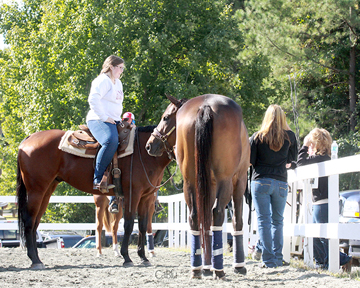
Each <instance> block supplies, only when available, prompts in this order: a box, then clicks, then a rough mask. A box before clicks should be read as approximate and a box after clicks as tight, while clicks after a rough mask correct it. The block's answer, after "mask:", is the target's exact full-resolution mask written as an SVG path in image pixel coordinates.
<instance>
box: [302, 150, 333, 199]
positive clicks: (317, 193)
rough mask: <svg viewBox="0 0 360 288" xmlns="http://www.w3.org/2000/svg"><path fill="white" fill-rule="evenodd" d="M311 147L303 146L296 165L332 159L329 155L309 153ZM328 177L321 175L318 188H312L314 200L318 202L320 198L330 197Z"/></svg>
mask: <svg viewBox="0 0 360 288" xmlns="http://www.w3.org/2000/svg"><path fill="white" fill-rule="evenodd" d="M308 151H309V147H307V146H303V147H301V149H300V151H299V155H298V160H297V162H296V166H304V165H309V164H314V163H321V162H324V161H328V160H331V158H330V156H329V155H317V154H315V155H311V156H309V154H308ZM328 194H329V192H328V177H327V176H325V177H319V181H318V188H317V189H315V188H314V189H312V200H313V202H314V203H315V202H317V201H319V200H323V199H328Z"/></svg>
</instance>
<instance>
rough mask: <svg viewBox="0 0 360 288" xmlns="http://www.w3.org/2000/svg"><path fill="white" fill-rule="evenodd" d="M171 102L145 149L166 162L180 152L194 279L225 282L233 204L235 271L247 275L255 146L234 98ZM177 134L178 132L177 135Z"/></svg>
mask: <svg viewBox="0 0 360 288" xmlns="http://www.w3.org/2000/svg"><path fill="white" fill-rule="evenodd" d="M167 97H168V99H169V100H170V101H171V104H170V105H169V106H168V107H167V109H166V110H165V112H164V114H163V115H162V118H161V121H160V123H159V124H158V126H157V128H156V129H155V130H154V133H153V134H152V135H151V137H150V138H149V140H148V142H147V144H146V150H147V151H148V153H149V154H150V155H152V156H158V157H162V156H161V155H162V154H163V152H164V151H166V150H168V149H169V147H171V149H172V148H173V147H176V153H175V155H176V159H177V162H178V164H179V167H180V170H181V172H182V175H183V178H184V188H183V189H184V197H185V201H186V203H187V206H188V208H189V224H190V229H191V230H190V233H191V267H192V277H193V278H201V273H202V270H204V271H203V272H205V273H204V274H205V275H208V274H210V273H211V272H210V270H212V271H214V278H218V279H224V277H225V273H224V269H223V246H222V245H223V244H222V225H223V222H224V216H225V215H224V213H225V207H226V205H227V204H228V203H229V201H231V200H232V201H233V207H234V213H233V218H232V223H233V228H234V232H233V243H234V246H233V248H234V250H233V251H234V263H233V267H234V271H235V272H236V273H240V274H246V268H245V256H244V248H243V231H242V229H243V220H242V211H243V210H242V209H243V198H244V197H243V196H244V193H245V189H246V184H247V170H248V167H249V166H250V145H249V140H248V133H247V129H246V127H245V124H244V121H243V118H242V110H241V107H240V106H239V105H238V104H237V103H236V102H235V101H233V100H231V99H230V98H228V97H225V96H222V95H215V94H206V95H201V96H198V97H195V98H192V99H190V100H184V99H183V100H177V99H175V98H174V97H172V96H167ZM174 129H175V130H176V133H172V131H174ZM210 231H212V237H210V236H209V235H210ZM200 236H201V237H200ZM211 238H212V239H211ZM201 242H202V243H203V248H204V259H203V263H204V266H203V265H202V258H201ZM211 252H212V254H211ZM211 264H212V267H211V266H210V265H211ZM210 268H211V269H210Z"/></svg>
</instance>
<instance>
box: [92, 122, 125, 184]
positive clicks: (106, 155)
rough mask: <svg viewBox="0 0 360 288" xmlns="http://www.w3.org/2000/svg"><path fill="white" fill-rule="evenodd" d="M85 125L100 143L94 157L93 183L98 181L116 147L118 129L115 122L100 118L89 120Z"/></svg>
mask: <svg viewBox="0 0 360 288" xmlns="http://www.w3.org/2000/svg"><path fill="white" fill-rule="evenodd" d="M87 125H88V127H89V129H90V132H91V133H92V135H93V136H94V137H95V139H96V140H97V141H98V142H99V143H100V145H101V148H100V150H99V152H98V154H97V157H96V163H95V171H94V183H100V182H101V179H102V177H103V175H104V172H105V170H106V168H107V166H108V165H109V164H110V162H111V160H112V158H113V156H114V154H115V151H116V149H117V147H118V144H119V138H118V137H119V136H118V131H117V128H116V125H115V124H111V123H107V122H103V121H100V120H90V121H88V122H87Z"/></svg>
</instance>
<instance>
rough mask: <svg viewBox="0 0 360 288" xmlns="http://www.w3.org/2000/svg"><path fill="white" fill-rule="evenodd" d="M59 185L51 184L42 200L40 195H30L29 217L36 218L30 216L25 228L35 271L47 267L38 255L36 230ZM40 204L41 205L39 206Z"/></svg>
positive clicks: (29, 253) (55, 182)
mask: <svg viewBox="0 0 360 288" xmlns="http://www.w3.org/2000/svg"><path fill="white" fill-rule="evenodd" d="M58 184H59V182H57V181H54V182H53V183H51V184H50V186H49V188H48V189H47V190H46V192H45V194H44V195H43V197H42V199H41V200H40V197H39V195H36V197H33V195H32V194H31V193H28V215H34V216H32V217H31V216H30V217H29V218H28V219H27V221H26V222H25V227H24V228H25V237H26V246H27V249H28V252H27V255H28V257H29V258H30V259H31V261H32V265H31V267H30V268H31V269H34V270H42V269H45V265H44V264H43V263H42V262H41V260H40V258H39V255H38V249H37V243H36V234H37V233H36V230H37V228H38V226H39V224H40V220H41V217H42V215H43V214H44V213H45V211H46V208H47V206H48V204H49V201H50V197H51V195H52V193H53V192H54V190H55V188H56V186H57V185H58ZM39 203H41V204H40V205H39ZM35 215H36V216H35ZM28 241H29V244H28Z"/></svg>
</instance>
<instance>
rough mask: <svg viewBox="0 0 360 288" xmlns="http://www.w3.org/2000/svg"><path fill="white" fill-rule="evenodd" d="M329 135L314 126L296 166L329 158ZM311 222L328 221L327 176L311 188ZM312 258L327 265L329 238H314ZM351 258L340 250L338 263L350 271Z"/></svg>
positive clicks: (316, 262) (322, 265)
mask: <svg viewBox="0 0 360 288" xmlns="http://www.w3.org/2000/svg"><path fill="white" fill-rule="evenodd" d="M331 142H332V139H331V136H330V133H329V132H328V131H327V130H325V129H319V128H315V129H313V130H312V131H311V132H310V133H309V134H308V135H307V136H306V137H305V139H304V145H303V146H302V148H301V149H300V151H299V155H298V161H297V166H302V165H308V164H314V163H320V162H324V161H328V160H330V159H331V158H330V154H331ZM312 202H313V209H312V211H313V223H328V177H320V178H319V181H318V188H316V189H312ZM313 245H314V258H315V265H316V267H318V268H325V269H327V268H328V266H329V263H328V260H329V259H328V258H329V240H328V239H325V238H314V242H313ZM351 263H352V258H351V257H349V256H348V255H346V254H345V253H342V252H340V265H341V266H343V269H344V270H345V271H347V272H349V271H351Z"/></svg>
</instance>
